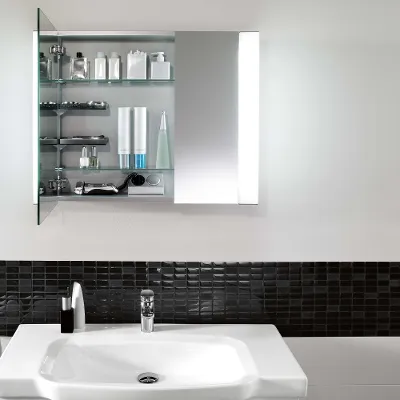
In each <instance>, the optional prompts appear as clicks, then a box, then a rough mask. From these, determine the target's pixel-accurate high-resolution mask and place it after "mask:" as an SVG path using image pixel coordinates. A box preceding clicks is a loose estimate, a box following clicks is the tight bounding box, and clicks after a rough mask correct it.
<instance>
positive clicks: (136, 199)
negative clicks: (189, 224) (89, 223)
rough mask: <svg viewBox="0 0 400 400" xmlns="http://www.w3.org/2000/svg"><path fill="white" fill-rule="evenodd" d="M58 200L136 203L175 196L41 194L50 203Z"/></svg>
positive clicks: (159, 200)
mask: <svg viewBox="0 0 400 400" xmlns="http://www.w3.org/2000/svg"><path fill="white" fill-rule="evenodd" d="M55 200H57V201H93V200H118V201H129V202H136V203H143V202H146V203H173V202H174V198H173V197H170V196H165V195H164V196H162V195H160V196H155V195H148V196H146V195H138V196H128V195H127V193H120V194H114V195H104V196H103V195H93V196H88V195H86V196H83V195H78V194H75V193H65V194H62V195H60V196H56V195H41V196H40V201H43V202H46V203H50V202H54V201H55Z"/></svg>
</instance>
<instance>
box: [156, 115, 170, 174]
mask: <svg viewBox="0 0 400 400" xmlns="http://www.w3.org/2000/svg"><path fill="white" fill-rule="evenodd" d="M166 119H167V118H166V113H165V111H163V112H162V113H161V123H160V131H159V133H158V144H157V159H156V168H159V169H168V168H170V159H169V146H168V135H167V120H166Z"/></svg>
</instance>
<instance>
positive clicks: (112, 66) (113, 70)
mask: <svg viewBox="0 0 400 400" xmlns="http://www.w3.org/2000/svg"><path fill="white" fill-rule="evenodd" d="M108 79H121V57H120V56H119V55H118V53H116V52H115V51H113V52H112V53H111V57H110V58H109V59H108Z"/></svg>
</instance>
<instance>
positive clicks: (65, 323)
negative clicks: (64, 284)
mask: <svg viewBox="0 0 400 400" xmlns="http://www.w3.org/2000/svg"><path fill="white" fill-rule="evenodd" d="M60 325H61V333H73V332H74V309H73V308H72V299H71V295H70V289H69V288H67V294H66V296H65V297H64V296H63V297H62V299H61V311H60Z"/></svg>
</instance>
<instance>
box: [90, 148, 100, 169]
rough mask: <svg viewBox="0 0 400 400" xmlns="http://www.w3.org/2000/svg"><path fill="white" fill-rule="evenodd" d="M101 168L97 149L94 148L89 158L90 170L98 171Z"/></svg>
mask: <svg viewBox="0 0 400 400" xmlns="http://www.w3.org/2000/svg"><path fill="white" fill-rule="evenodd" d="M99 167H100V162H99V157H98V156H97V147H96V146H92V151H91V154H90V157H89V168H94V169H98V168H99Z"/></svg>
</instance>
